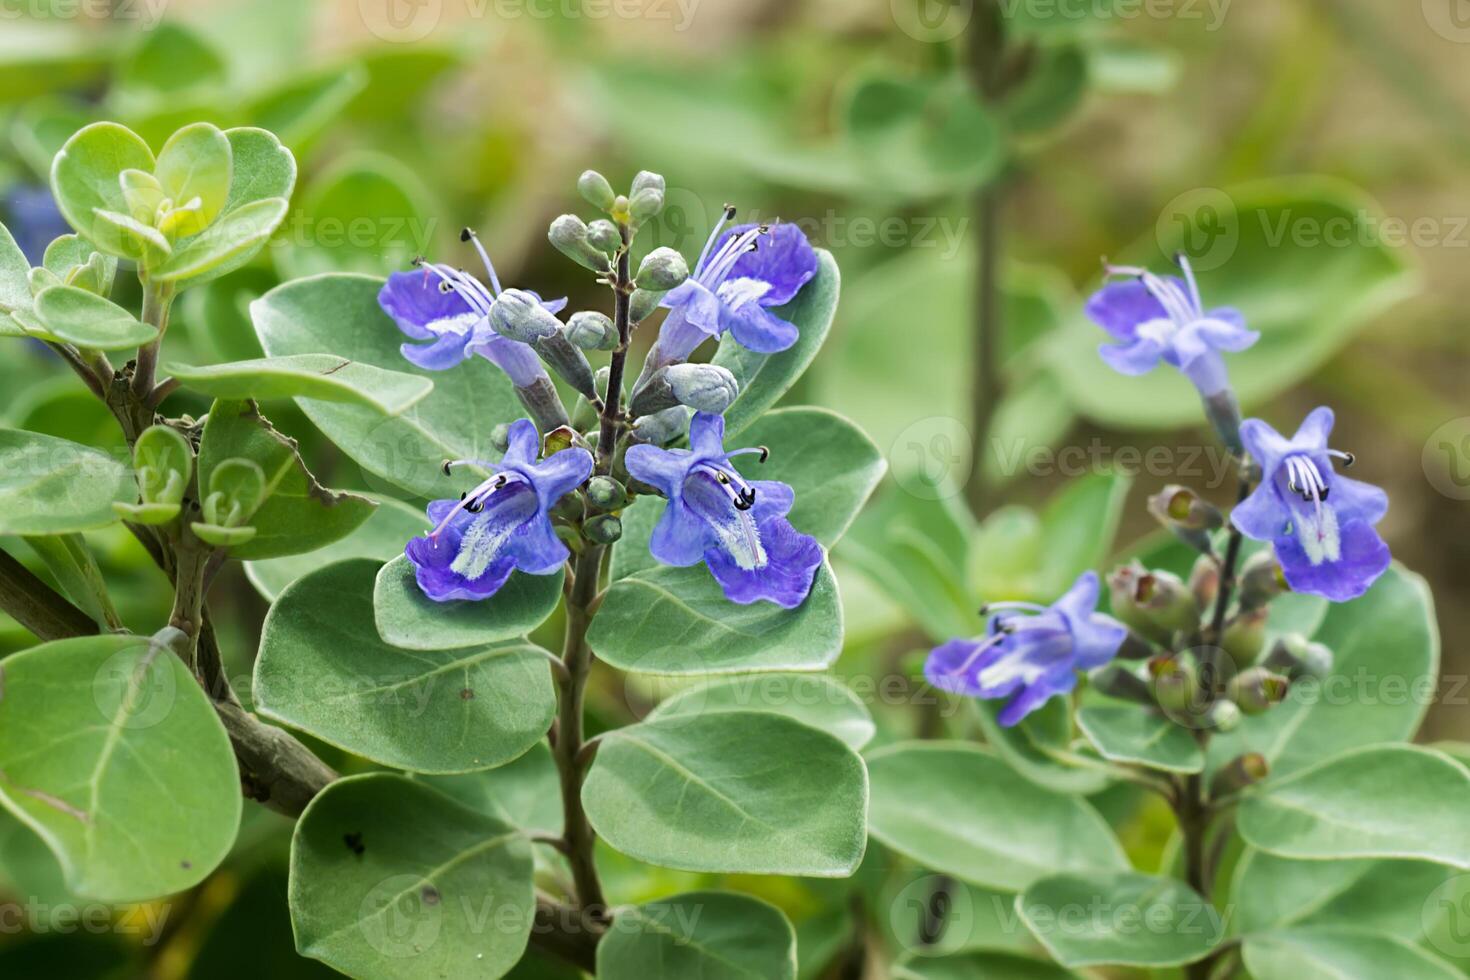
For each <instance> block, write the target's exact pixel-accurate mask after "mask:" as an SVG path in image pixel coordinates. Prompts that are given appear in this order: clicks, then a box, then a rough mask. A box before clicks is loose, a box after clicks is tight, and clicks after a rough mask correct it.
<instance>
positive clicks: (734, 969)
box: [597, 892, 796, 980]
mask: <svg viewBox="0 0 1470 980" xmlns="http://www.w3.org/2000/svg"><path fill="white" fill-rule="evenodd" d="M618 922H619V928H618V929H616V930H615V931H613V932H611V933H609V934H608V936H607V938H606V939H605V940H604V941H603V942H600V943H598V944H597V976H598V977H599V978H601V980H658V978H667V980H680V978H687V977H696V976H697V977H701V978H706V980H740V978H746V977H760V978H761V980H795V978H796V933H795V931H794V930H793V929H792V928H791V923H790V922H788V921H786V916H785V915H783V914H781V910H780V909H777V908H775V907H774V906H772V905H768V904H766V903H765V902H762V901H759V900H758V899H754V898H751V897H750V896H748V895H738V894H735V893H733V892H694V893H692V894H688V895H675V896H674V897H673V898H669V899H664V900H662V901H659V902H652V903H649V904H647V905H640V906H634V907H632V908H628V909H623V910H621V911H620V912H619V915H618Z"/></svg>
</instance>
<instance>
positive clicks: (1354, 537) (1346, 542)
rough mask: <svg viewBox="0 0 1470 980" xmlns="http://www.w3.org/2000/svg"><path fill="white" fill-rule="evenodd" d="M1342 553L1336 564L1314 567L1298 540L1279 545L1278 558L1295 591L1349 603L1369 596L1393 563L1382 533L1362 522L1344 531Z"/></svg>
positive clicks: (1291, 538)
mask: <svg viewBox="0 0 1470 980" xmlns="http://www.w3.org/2000/svg"><path fill="white" fill-rule="evenodd" d="M1338 552H1339V554H1338V557H1337V559H1336V560H1335V561H1325V562H1321V563H1318V564H1313V563H1312V560H1311V558H1310V557H1309V556H1308V555H1307V552H1306V550H1305V549H1304V548H1303V547H1302V544H1301V542H1300V541H1299V540H1297V538H1296V537H1295V536H1289V537H1283V538H1278V539H1277V541H1276V557H1277V558H1278V559H1279V560H1280V562H1281V570H1282V572H1283V573H1284V574H1285V576H1286V583H1287V584H1288V585H1290V586H1291V588H1292V591H1293V592H1308V593H1311V594H1312V595H1320V596H1322V597H1324V598H1326V599H1330V600H1331V601H1333V602H1347V601H1348V600H1350V599H1356V598H1357V597H1358V596H1360V595H1362V594H1363V593H1364V592H1367V591H1368V588H1369V586H1371V585H1372V584H1373V583H1374V582H1375V581H1377V579H1378V576H1380V575H1382V574H1383V573H1384V572H1385V571H1386V570H1387V569H1388V566H1389V563H1390V562H1391V561H1392V560H1393V559H1392V556H1391V555H1390V554H1389V550H1388V545H1387V544H1385V543H1384V541H1383V539H1382V538H1381V537H1379V536H1378V532H1377V531H1375V530H1374V529H1373V527H1372V525H1370V524H1368V523H1366V522H1364V521H1359V520H1355V521H1350V522H1347V523H1345V524H1343V525H1342V526H1341V527H1340V529H1339V532H1338Z"/></svg>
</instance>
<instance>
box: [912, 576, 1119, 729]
mask: <svg viewBox="0 0 1470 980" xmlns="http://www.w3.org/2000/svg"><path fill="white" fill-rule="evenodd" d="M1098 592H1099V587H1098V579H1097V573H1096V572H1083V573H1082V575H1081V576H1079V577H1078V579H1077V581H1076V582H1074V583H1073V584H1072V587H1071V588H1070V589H1068V590H1067V592H1066V594H1065V595H1063V596H1062V597H1061V598H1060V599H1058V600H1057V601H1056V602H1054V603H1052V604H1051V605H1050V606H1041V605H1037V604H1035V603H1030V602H997V603H993V604H991V605H990V606H988V607H986V611H995V610H1001V611H998V612H996V613H995V615H992V616H991V617H990V622H989V624H988V626H987V628H986V633H985V635H984V636H981V637H977V638H975V639H966V640H950V641H949V642H948V643H945V644H944V645H942V646H939V647H936V648H935V649H934V651H933V652H932V653H930V654H929V660H928V662H927V663H925V665H924V676H925V678H927V679H928V681H929V683H930V684H932V685H933V686H934V687H937V688H940V689H941V690H945V691H953V692H955V693H957V694H967V695H969V696H970V697H976V698H1010V699H1011V700H1010V701H1009V703H1007V704H1006V706H1005V707H1004V708H1002V709H1001V712H1000V716H999V720H1000V723H1001V725H1003V726H1005V727H1007V728H1009V727H1011V726H1012V725H1015V724H1018V723H1019V722H1020V721H1021V719H1023V718H1025V717H1026V716H1027V715H1029V714H1030V713H1031V712H1033V711H1035V710H1036V709H1037V708H1040V707H1041V706H1042V705H1043V704H1045V703H1046V702H1047V701H1049V700H1051V698H1053V697H1054V696H1056V695H1058V694H1067V693H1068V692H1070V691H1071V690H1072V689H1073V688H1074V687H1076V686H1077V671H1079V670H1095V669H1096V668H1098V667H1101V666H1103V665H1104V664H1106V663H1108V662H1109V661H1110V660H1112V659H1113V657H1114V655H1116V654H1117V652H1118V648H1119V647H1120V646H1122V644H1123V640H1124V639H1125V638H1126V637H1127V636H1128V630H1127V628H1126V627H1125V626H1123V624H1122V623H1119V622H1118V621H1117V620H1115V619H1113V618H1112V617H1111V616H1104V615H1102V614H1101V613H1099V612H1097V611H1096V610H1097V599H1098ZM1024 613H1031V615H1024Z"/></svg>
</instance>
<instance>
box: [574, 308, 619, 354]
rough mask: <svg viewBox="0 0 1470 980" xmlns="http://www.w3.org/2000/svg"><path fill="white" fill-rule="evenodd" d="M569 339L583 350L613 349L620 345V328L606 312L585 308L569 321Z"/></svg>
mask: <svg viewBox="0 0 1470 980" xmlns="http://www.w3.org/2000/svg"><path fill="white" fill-rule="evenodd" d="M567 339H568V340H570V341H571V342H572V343H574V344H576V345H577V346H578V347H580V348H582V349H583V350H612V349H613V348H614V347H616V346H618V328H617V327H615V326H614V325H613V322H612V318H611V317H609V316H608V315H607V314H606V313H598V312H597V311H596V310H583V311H582V312H580V313H573V314H572V318H571V319H570V320H568V321H567Z"/></svg>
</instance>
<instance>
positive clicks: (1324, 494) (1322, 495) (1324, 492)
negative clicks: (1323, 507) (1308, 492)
mask: <svg viewBox="0 0 1470 980" xmlns="http://www.w3.org/2000/svg"><path fill="white" fill-rule="evenodd" d="M1331 492H1332V488H1331V487H1323V488H1322V492H1321V493H1319V494H1318V495H1317V496H1318V497H1320V498H1321V499H1323V500H1326V499H1327V495H1328V494H1329V493H1331Z"/></svg>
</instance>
